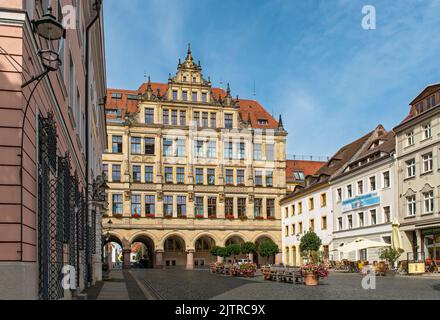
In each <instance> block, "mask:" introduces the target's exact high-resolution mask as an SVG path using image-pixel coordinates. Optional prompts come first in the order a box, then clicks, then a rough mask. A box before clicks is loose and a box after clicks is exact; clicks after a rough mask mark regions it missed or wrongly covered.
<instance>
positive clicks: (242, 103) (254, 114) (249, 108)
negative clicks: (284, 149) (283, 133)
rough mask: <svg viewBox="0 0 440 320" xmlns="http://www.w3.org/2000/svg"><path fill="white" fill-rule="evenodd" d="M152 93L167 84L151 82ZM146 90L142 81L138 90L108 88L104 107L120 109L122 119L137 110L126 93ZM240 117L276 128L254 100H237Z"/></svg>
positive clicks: (218, 93) (219, 94)
mask: <svg viewBox="0 0 440 320" xmlns="http://www.w3.org/2000/svg"><path fill="white" fill-rule="evenodd" d="M151 87H152V90H153V94H156V93H157V91H158V90H159V92H160V94H161V95H162V96H163V95H165V94H166V93H167V91H168V84H165V83H155V82H152V83H151ZM146 90H147V83H143V84H142V85H141V86H140V87H139V88H138V90H123V89H108V90H107V105H106V109H121V119H124V117H125V114H126V112H127V110H128V112H130V113H132V112H136V111H137V105H138V101H137V100H129V99H127V95H129V94H132V95H137V94H143V93H145V91H146ZM112 93H121V94H122V99H113V98H112ZM212 94H213V96H214V98H215V99H219V98H221V99H224V98H225V97H226V91H225V90H223V89H221V88H212ZM238 104H239V107H240V110H239V113H240V117H241V119H242V120H243V121H244V122H245V123H247V122H248V118H249V117H250V120H251V125H252V128H256V129H277V128H278V121H276V120H275V119H274V118H273V117H272V116H271V115H270V114H269V113H268V112H267V111H266V110H265V109H264V107H263V106H261V105H260V104H259V103H258V102H257V101H255V100H246V99H239V101H238ZM107 118H108V119H115V116H112V115H107ZM259 120H266V121H267V125H262V124H259Z"/></svg>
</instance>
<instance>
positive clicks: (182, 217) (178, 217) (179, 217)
mask: <svg viewBox="0 0 440 320" xmlns="http://www.w3.org/2000/svg"><path fill="white" fill-rule="evenodd" d="M177 219H184V220H186V216H177Z"/></svg>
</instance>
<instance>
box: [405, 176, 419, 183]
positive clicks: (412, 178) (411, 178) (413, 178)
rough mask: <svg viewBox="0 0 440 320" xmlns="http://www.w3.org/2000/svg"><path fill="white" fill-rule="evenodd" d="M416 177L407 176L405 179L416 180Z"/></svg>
mask: <svg viewBox="0 0 440 320" xmlns="http://www.w3.org/2000/svg"><path fill="white" fill-rule="evenodd" d="M415 179H416V176H414V177H407V178H405V179H403V181H405V182H406V181H410V180H415Z"/></svg>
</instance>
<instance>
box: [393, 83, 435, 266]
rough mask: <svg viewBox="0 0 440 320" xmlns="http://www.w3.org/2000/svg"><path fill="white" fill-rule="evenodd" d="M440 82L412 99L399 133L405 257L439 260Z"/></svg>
mask: <svg viewBox="0 0 440 320" xmlns="http://www.w3.org/2000/svg"><path fill="white" fill-rule="evenodd" d="M439 102H440V84H436V85H431V86H428V87H427V88H426V89H425V90H423V91H422V92H421V93H420V94H419V96H418V97H417V98H416V99H415V100H414V101H413V102H411V104H410V105H411V107H410V114H409V116H408V117H407V118H406V119H405V121H403V122H402V123H401V124H400V125H399V126H397V127H396V128H395V129H394V131H395V132H396V136H397V145H396V153H397V163H398V170H397V179H396V187H395V188H396V190H397V199H398V218H399V223H400V227H401V231H402V237H403V241H402V244H403V249H404V250H405V254H404V257H402V259H408V260H432V259H434V260H437V261H439V260H440V209H439V208H440V201H439V199H440V104H439Z"/></svg>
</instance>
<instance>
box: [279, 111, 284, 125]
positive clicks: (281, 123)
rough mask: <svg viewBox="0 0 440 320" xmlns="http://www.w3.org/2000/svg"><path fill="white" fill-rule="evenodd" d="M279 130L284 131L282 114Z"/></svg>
mask: <svg viewBox="0 0 440 320" xmlns="http://www.w3.org/2000/svg"><path fill="white" fill-rule="evenodd" d="M278 129H284V125H283V118H282V117H281V114H280V120H279V121H278Z"/></svg>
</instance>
